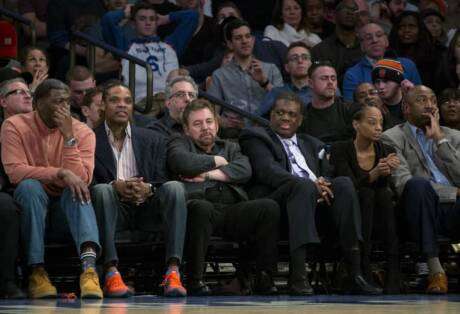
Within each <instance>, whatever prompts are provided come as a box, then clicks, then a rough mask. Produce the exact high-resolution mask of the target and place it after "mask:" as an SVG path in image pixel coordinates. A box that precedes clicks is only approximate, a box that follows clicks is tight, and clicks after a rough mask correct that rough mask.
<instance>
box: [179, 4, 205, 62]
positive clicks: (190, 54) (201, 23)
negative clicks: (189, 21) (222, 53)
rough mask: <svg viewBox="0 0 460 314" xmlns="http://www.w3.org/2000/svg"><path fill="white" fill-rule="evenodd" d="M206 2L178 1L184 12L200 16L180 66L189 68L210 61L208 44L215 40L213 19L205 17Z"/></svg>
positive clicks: (181, 58) (180, 59)
mask: <svg viewBox="0 0 460 314" xmlns="http://www.w3.org/2000/svg"><path fill="white" fill-rule="evenodd" d="M205 2H206V1H205V0H177V1H176V3H177V4H178V5H179V6H180V7H181V9H183V10H195V11H197V12H198V14H199V18H198V26H197V27H196V30H195V32H194V33H193V37H192V39H191V40H190V43H189V44H188V46H187V50H186V51H185V52H184V55H183V56H182V57H180V58H179V61H180V64H181V65H183V66H188V65H192V64H197V63H202V62H205V61H208V60H207V59H206V54H207V51H206V48H207V43H209V42H212V41H213V40H214V38H213V37H214V33H213V31H214V30H213V19H212V18H211V17H209V16H206V15H204V9H203V8H204V3H205Z"/></svg>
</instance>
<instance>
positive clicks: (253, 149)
mask: <svg viewBox="0 0 460 314" xmlns="http://www.w3.org/2000/svg"><path fill="white" fill-rule="evenodd" d="M297 140H298V144H299V148H300V150H301V152H302V154H303V156H304V157H305V161H306V162H307V165H308V167H309V168H310V170H311V171H313V173H315V175H316V176H325V177H327V176H330V175H331V168H330V166H329V162H328V161H327V159H326V157H325V154H324V158H319V154H320V152H321V151H322V150H323V149H324V146H325V144H324V143H323V142H321V141H320V140H318V139H316V138H314V137H312V136H309V135H306V134H297ZM240 145H241V149H242V151H243V154H245V155H247V156H248V157H249V160H250V161H251V165H252V167H253V173H254V176H253V181H252V182H251V183H252V184H251V185H250V188H249V192H250V195H251V197H252V198H259V197H264V196H266V195H269V194H270V193H272V192H273V191H275V190H276V189H277V188H279V187H280V186H281V185H283V184H284V183H286V182H288V181H289V180H292V179H293V178H297V177H296V176H295V175H293V174H291V164H290V162H289V160H288V157H287V155H286V152H285V150H284V147H283V144H282V143H281V141H280V140H279V138H278V136H277V135H276V134H275V132H273V131H272V130H271V129H270V128H268V127H266V128H262V127H254V128H249V129H244V130H243V131H242V132H241V135H240Z"/></svg>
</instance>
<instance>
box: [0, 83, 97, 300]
mask: <svg viewBox="0 0 460 314" xmlns="http://www.w3.org/2000/svg"><path fill="white" fill-rule="evenodd" d="M34 97H35V98H34V105H35V108H36V110H35V111H33V112H30V113H25V114H17V115H15V116H13V117H11V118H9V119H7V120H6V121H5V122H3V125H2V133H1V139H2V161H3V165H4V167H5V172H6V174H7V175H8V177H9V179H10V181H11V183H13V184H15V185H17V187H16V190H15V192H14V199H15V201H16V202H17V203H18V204H19V206H20V207H21V210H22V211H21V226H22V227H21V229H22V230H21V232H22V238H23V240H24V244H25V247H26V252H27V264H28V265H29V266H30V267H31V275H30V277H29V296H30V297H31V298H49V297H56V296H57V291H56V288H55V287H54V286H53V285H52V284H51V282H50V281H49V278H48V275H47V273H46V271H45V269H44V250H45V249H44V238H45V225H46V218H47V215H48V214H50V215H51V217H53V216H54V215H57V214H58V211H62V212H63V214H64V217H65V222H67V224H68V226H69V228H70V233H71V235H72V237H73V240H74V242H75V244H76V247H77V251H78V252H79V254H80V259H81V263H82V274H81V275H80V290H81V297H82V298H102V291H101V289H100V286H99V278H98V275H97V273H96V268H95V263H96V257H97V253H98V252H99V251H100V245H99V237H98V229H97V224H96V217H95V215H94V210H93V207H92V205H91V197H90V193H89V190H88V184H89V183H90V182H91V180H92V176H93V169H94V149H95V138H94V133H93V132H92V131H91V130H90V129H89V128H88V127H87V126H86V125H85V124H83V123H80V122H78V121H77V120H75V119H73V118H72V117H71V115H70V103H69V102H70V91H69V88H68V87H67V85H65V84H64V83H62V82H61V81H58V80H54V79H48V80H45V81H44V82H43V83H41V84H40V85H39V86H38V87H37V89H36V90H35V94H34ZM55 206H57V207H58V208H55ZM59 223H62V221H60V222H59Z"/></svg>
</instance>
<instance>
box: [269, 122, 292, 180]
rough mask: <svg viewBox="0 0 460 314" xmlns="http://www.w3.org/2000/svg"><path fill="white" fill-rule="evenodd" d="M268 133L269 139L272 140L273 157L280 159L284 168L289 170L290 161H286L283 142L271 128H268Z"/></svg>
mask: <svg viewBox="0 0 460 314" xmlns="http://www.w3.org/2000/svg"><path fill="white" fill-rule="evenodd" d="M268 134H269V135H270V137H271V140H272V142H273V148H274V155H275V158H276V159H278V160H280V161H281V163H282V165H283V166H284V168H285V169H286V170H288V171H289V172H291V163H290V162H289V161H288V157H287V154H286V151H285V150H284V146H283V143H281V141H280V139H279V138H278V136H277V135H276V133H275V132H273V131H272V130H271V129H269V130H268Z"/></svg>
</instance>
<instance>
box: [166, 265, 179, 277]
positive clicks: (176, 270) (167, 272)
mask: <svg viewBox="0 0 460 314" xmlns="http://www.w3.org/2000/svg"><path fill="white" fill-rule="evenodd" d="M174 271H175V272H176V273H177V274H179V267H177V266H169V267H168V270H166V275H169V274H170V273H172V272H174Z"/></svg>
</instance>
